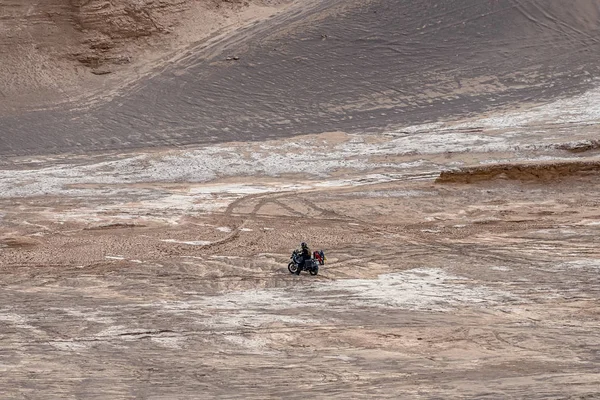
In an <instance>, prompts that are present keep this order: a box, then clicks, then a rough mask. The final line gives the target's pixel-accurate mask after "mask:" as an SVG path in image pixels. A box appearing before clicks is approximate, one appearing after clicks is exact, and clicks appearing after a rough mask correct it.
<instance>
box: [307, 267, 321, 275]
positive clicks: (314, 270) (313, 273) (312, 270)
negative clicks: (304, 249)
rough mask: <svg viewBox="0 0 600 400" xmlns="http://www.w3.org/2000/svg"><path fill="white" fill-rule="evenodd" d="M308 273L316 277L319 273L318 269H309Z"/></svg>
mask: <svg viewBox="0 0 600 400" xmlns="http://www.w3.org/2000/svg"><path fill="white" fill-rule="evenodd" d="M308 272H310V274H311V275H316V274H318V273H319V267H314V268H311V270H310V271H308Z"/></svg>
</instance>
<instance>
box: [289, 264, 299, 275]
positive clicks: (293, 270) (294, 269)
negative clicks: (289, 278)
mask: <svg viewBox="0 0 600 400" xmlns="http://www.w3.org/2000/svg"><path fill="white" fill-rule="evenodd" d="M288 271H290V274H295V273H296V272H298V265H296V264H295V263H293V262H291V263H289V264H288Z"/></svg>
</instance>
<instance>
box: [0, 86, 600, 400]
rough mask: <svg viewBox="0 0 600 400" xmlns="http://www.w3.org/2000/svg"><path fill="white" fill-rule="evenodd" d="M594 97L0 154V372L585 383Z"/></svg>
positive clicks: (82, 393) (350, 383)
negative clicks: (85, 150) (292, 256)
mask: <svg viewBox="0 0 600 400" xmlns="http://www.w3.org/2000/svg"><path fill="white" fill-rule="evenodd" d="M599 98H600V96H599V93H598V92H597V91H595V92H590V93H588V94H586V95H584V96H580V97H577V98H573V99H569V100H568V101H567V100H565V101H563V103H561V102H557V103H554V104H550V105H548V106H543V107H537V108H533V109H531V110H528V111H526V112H513V113H504V114H500V115H490V116H487V117H486V118H483V119H474V120H464V121H458V122H454V123H439V124H436V125H435V126H433V125H424V126H414V127H406V128H403V129H400V130H397V131H390V132H387V133H386V134H384V135H375V134H373V135H349V134H345V133H328V134H321V135H309V136H303V137H299V138H295V139H293V140H287V139H283V140H273V141H267V142H257V143H229V144H223V145H213V146H208V147H195V148H187V149H181V150H172V149H167V150H155V151H152V152H135V153H129V154H116V153H113V154H103V155H98V156H97V157H95V158H91V159H90V158H89V157H87V158H83V157H82V158H75V157H67V158H60V157H37V158H35V159H34V158H27V157H23V158H20V159H18V160H13V162H12V164H10V166H8V165H7V166H6V167H5V169H4V170H3V171H2V175H1V179H0V182H1V184H2V187H1V188H0V189H1V190H0V193H1V197H2V199H1V200H0V203H1V209H2V214H1V220H0V221H1V222H0V223H1V225H0V238H2V239H1V240H0V243H1V244H2V249H1V250H0V251H1V252H2V253H1V254H2V259H1V262H0V267H1V269H2V275H1V279H2V286H3V291H2V296H3V299H2V304H4V306H3V307H2V309H0V332H1V334H2V336H1V340H2V343H3V349H4V351H3V359H2V364H1V368H2V371H3V374H2V377H1V378H0V389H1V390H2V392H3V393H5V394H7V395H8V396H9V397H11V398H106V397H107V396H108V397H111V398H148V399H172V398H177V399H185V398H190V399H191V398H214V397H228V398H241V397H245V398H248V397H250V398H264V397H286V398H305V397H307V396H315V395H316V396H319V397H323V398H325V397H327V398H349V397H351V398H373V397H387V398H398V397H406V398H457V397H460V398H465V397H467V398H577V399H588V398H597V397H598V396H597V393H598V387H599V384H600V371H599V370H598V362H599V358H598V357H599V355H598V348H599V347H598V346H599V345H600V336H599V335H598V328H599V325H600V319H599V312H598V310H599V308H598V306H599V298H598V295H599V287H600V286H599V284H600V282H599V280H598V269H599V268H600V252H599V251H598V247H597V237H598V229H599V227H600V214H599V213H598V206H599V204H600V192H599V191H598V187H599V186H598V174H597V171H596V170H595V169H594V168H591V169H590V168H578V167H577V166H581V165H592V166H593V165H597V163H598V161H599V160H598V153H599V150H598V149H597V148H596V147H594V146H593V143H594V142H593V138H595V137H597V136H596V135H597V134H596V132H597V129H598V128H597V127H598V125H597V123H593V122H592V119H595V118H596V117H595V116H594V112H595V111H594V110H595V109H594V104H600V102H597V100H598V99H599ZM566 104H568V105H569V106H567V105H566ZM595 107H597V106H595ZM550 114H552V115H553V121H554V122H553V124H552V125H548V121H547V116H548V115H550ZM574 119H577V120H578V121H579V122H573V120H574ZM559 121H564V122H559ZM566 121H571V122H569V123H568V124H567V122H566ZM596 121H597V120H596ZM473 126H479V127H485V129H484V128H480V131H478V132H473ZM565 126H568V127H569V129H570V130H572V131H575V132H577V134H574V135H572V136H570V137H569V138H567V137H565V135H564V134H563V133H562V132H561V130H562V129H564V127H565ZM408 132H410V133H408ZM573 149H579V151H573ZM290 153H294V157H293V158H292V157H291V156H290ZM499 166H502V167H499ZM507 166H512V170H511V171H512V172H510V173H508V174H507V173H504V174H488V175H485V174H481V173H480V175H479V178H478V179H477V180H476V182H475V183H471V184H464V183H463V184H457V183H444V182H447V181H448V180H443V182H440V173H442V175H444V174H449V173H450V172H452V174H453V178H454V180H455V181H460V179H458V178H460V176H462V175H468V176H472V175H473V174H477V172H481V171H487V172H489V171H495V170H496V169H502V168H504V169H507V168H508V167H507ZM567 166H573V167H572V168H567ZM517 167H518V168H517ZM509 169H510V168H509ZM517 169H518V171H517ZM545 170H549V171H554V172H553V174H550V175H544V174H541V173H540V172H539V171H545ZM532 171H533V172H532ZM557 171H558V172H557ZM536 174H537V175H536ZM436 179H437V180H438V182H436ZM302 240H306V241H308V242H309V243H310V244H311V245H312V246H313V248H323V249H324V250H325V251H326V253H327V256H328V262H327V264H326V265H325V266H324V267H323V268H322V269H321V272H320V274H319V275H318V276H317V277H311V276H309V275H308V274H303V275H301V276H300V277H296V276H294V275H290V274H289V273H288V272H287V269H286V264H287V257H288V255H289V254H288V253H289V252H290V249H292V248H294V247H295V246H297V244H298V243H299V242H300V241H302Z"/></svg>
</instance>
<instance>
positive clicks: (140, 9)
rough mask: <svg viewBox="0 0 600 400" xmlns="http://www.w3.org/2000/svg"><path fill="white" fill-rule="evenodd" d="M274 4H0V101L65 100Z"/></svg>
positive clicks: (174, 0)
mask: <svg viewBox="0 0 600 400" xmlns="http://www.w3.org/2000/svg"><path fill="white" fill-rule="evenodd" d="M281 3H285V2H282V1H276V2H265V1H260V0H259V1H245V0H160V1H156V0H123V1H113V0H49V1H44V2H40V1H34V0H19V1H15V0H0V57H1V58H2V63H0V96H2V97H4V98H9V99H10V100H11V103H12V105H13V106H15V105H17V104H18V103H19V102H15V100H19V99H20V100H22V101H21V102H20V103H21V104H29V105H31V104H34V105H40V103H43V102H40V99H41V98H44V99H45V100H46V102H48V101H53V100H54V101H56V100H59V99H60V100H65V99H67V98H69V97H70V96H73V95H76V94H78V93H80V92H81V89H84V90H85V89H88V88H89V85H90V84H92V85H93V84H94V83H96V84H97V85H99V84H101V83H102V84H103V83H104V82H103V81H102V79H100V78H95V76H98V75H106V74H109V73H115V72H120V71H123V70H127V71H136V72H137V73H139V72H140V69H144V67H145V66H147V63H151V62H152V61H153V60H157V59H159V58H160V57H162V56H164V55H165V54H168V53H170V52H172V51H173V50H176V49H177V48H178V47H183V46H186V45H189V44H190V43H193V42H195V41H197V40H201V39H202V38H205V37H207V36H209V35H211V34H213V33H214V32H216V31H218V30H219V29H226V28H227V27H228V26H237V25H239V24H240V23H243V22H244V21H247V20H252V19H255V18H260V17H261V16H266V15H270V14H271V13H272V12H273V11H274V10H275V8H277V6H279V5H280V4H281Z"/></svg>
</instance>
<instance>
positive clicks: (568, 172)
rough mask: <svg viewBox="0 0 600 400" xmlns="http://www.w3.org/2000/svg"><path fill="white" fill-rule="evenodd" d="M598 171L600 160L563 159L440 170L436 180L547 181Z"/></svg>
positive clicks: (451, 181)
mask: <svg viewBox="0 0 600 400" xmlns="http://www.w3.org/2000/svg"><path fill="white" fill-rule="evenodd" d="M569 150H571V149H569ZM599 172H600V161H565V162H546V163H539V164H532V163H530V164H520V165H514V164H494V165H487V166H477V167H465V168H461V169H458V170H454V171H442V172H441V173H440V176H439V177H438V178H437V179H436V182H438V183H476V182H482V181H489V180H493V179H510V180H518V181H542V182H544V181H545V182H548V181H553V180H559V179H565V178H571V177H573V176H574V175H598V173H599Z"/></svg>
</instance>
